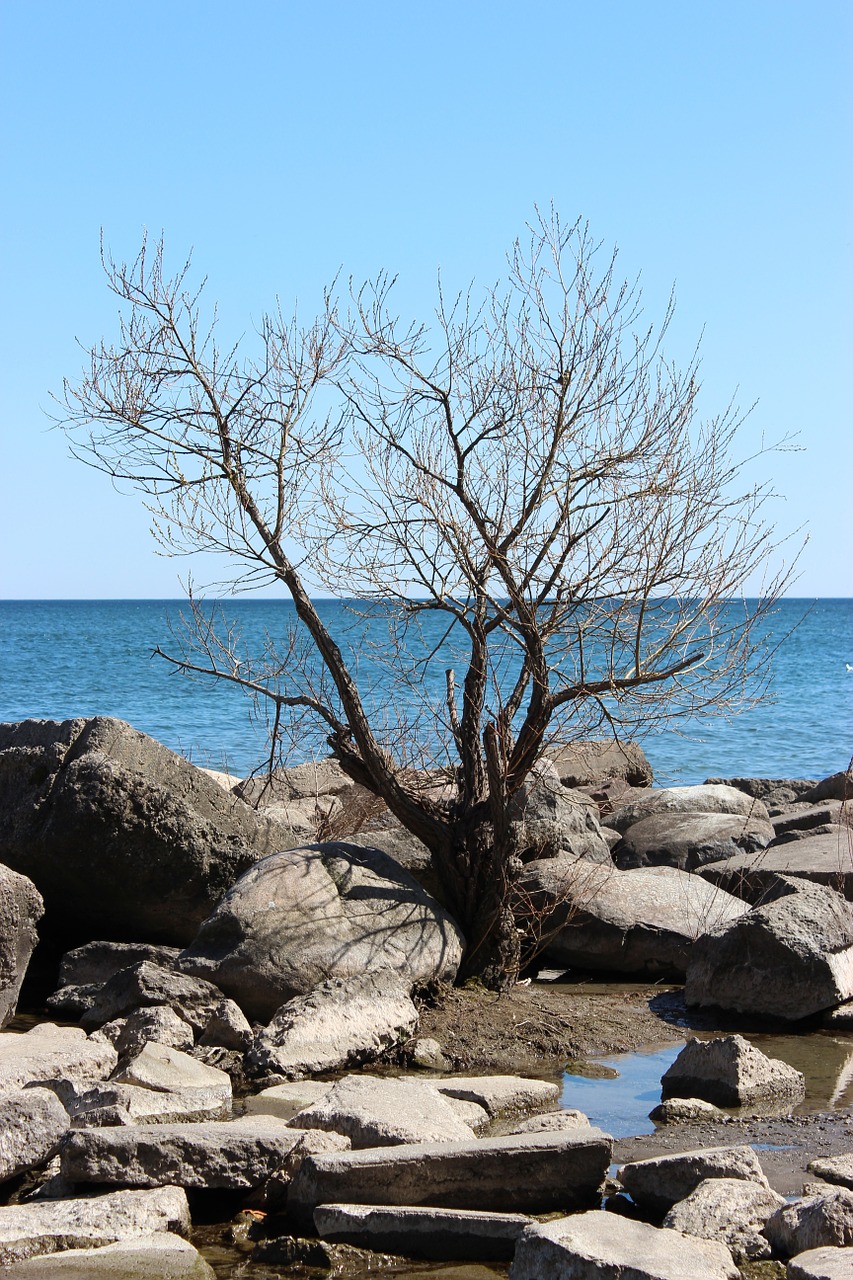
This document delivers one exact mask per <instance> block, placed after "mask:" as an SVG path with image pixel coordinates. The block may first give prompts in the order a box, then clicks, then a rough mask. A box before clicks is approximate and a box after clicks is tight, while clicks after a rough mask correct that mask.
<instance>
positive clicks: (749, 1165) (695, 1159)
mask: <svg viewBox="0 0 853 1280" xmlns="http://www.w3.org/2000/svg"><path fill="white" fill-rule="evenodd" d="M706 1178H739V1179H741V1180H742V1181H744V1182H754V1183H757V1185H758V1186H760V1187H763V1188H764V1189H765V1190H767V1189H768V1188H769V1186H770V1184H769V1182H768V1181H767V1179H766V1178H765V1176H764V1173H763V1171H762V1168H761V1165H760V1164H759V1163H758V1157H757V1156H756V1154H755V1152H754V1151H753V1150H752V1147H746V1146H738V1147H705V1148H703V1149H702V1150H701V1151H681V1152H678V1153H677V1154H676V1155H665V1156H654V1157H652V1159H650V1160H634V1161H632V1162H631V1163H630V1164H625V1165H623V1166H622V1168H621V1169H620V1170H619V1181H620V1182H621V1183H622V1186H623V1187H624V1188H625V1190H626V1191H627V1192H628V1194H629V1195H630V1196H631V1198H632V1199H633V1200H635V1201H636V1202H637V1204H639V1205H642V1206H643V1207H644V1208H647V1209H651V1210H652V1211H654V1212H655V1213H666V1212H667V1211H668V1210H669V1209H671V1208H672V1206H673V1205H674V1204H676V1203H677V1202H678V1201H679V1200H684V1199H686V1197H687V1196H689V1195H690V1193H691V1192H692V1191H695V1190H696V1188H697V1187H698V1186H699V1183H700V1182H704V1181H705V1179H706Z"/></svg>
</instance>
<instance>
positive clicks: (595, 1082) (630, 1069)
mask: <svg viewBox="0 0 853 1280" xmlns="http://www.w3.org/2000/svg"><path fill="white" fill-rule="evenodd" d="M683 1047H684V1045H683V1043H681V1044H668V1045H665V1046H663V1047H662V1048H650V1049H648V1050H644V1051H642V1052H639V1053H615V1054H611V1055H610V1056H608V1057H606V1058H597V1059H596V1062H597V1063H598V1064H600V1065H601V1066H605V1067H609V1068H610V1069H611V1070H612V1071H615V1072H617V1073H618V1074H617V1075H615V1076H598V1077H594V1078H590V1077H589V1076H581V1075H573V1074H570V1073H569V1072H567V1073H566V1074H565V1075H564V1076H563V1094H562V1097H561V1099H560V1105H561V1106H562V1107H577V1109H578V1110H579V1111H583V1112H584V1114H585V1115H587V1116H589V1118H590V1120H591V1121H592V1123H593V1124H595V1125H598V1126H599V1128H601V1129H603V1130H604V1132H605V1133H610V1134H612V1135H613V1137H614V1138H628V1137H637V1136H638V1135H639V1134H641V1133H654V1131H655V1126H654V1124H653V1123H652V1121H651V1120H650V1119H649V1112H650V1111H651V1110H652V1108H653V1107H656V1106H657V1104H658V1103H659V1102H660V1078H661V1076H662V1075H663V1073H664V1072H665V1071H666V1069H667V1067H669V1066H671V1065H672V1063H673V1062H674V1061H675V1059H676V1058H677V1057H678V1055H679V1053H680V1052H681V1050H682V1048H683Z"/></svg>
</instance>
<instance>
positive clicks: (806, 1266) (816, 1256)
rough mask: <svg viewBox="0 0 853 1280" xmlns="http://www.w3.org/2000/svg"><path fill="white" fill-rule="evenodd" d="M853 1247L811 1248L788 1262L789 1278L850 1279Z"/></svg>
mask: <svg viewBox="0 0 853 1280" xmlns="http://www.w3.org/2000/svg"><path fill="white" fill-rule="evenodd" d="M851 1276H853V1249H835V1248H833V1247H832V1246H827V1247H826V1248H824V1249H809V1250H807V1251H806V1252H805V1253H798V1254H797V1256H796V1258H791V1260H790V1262H789V1263H788V1270H787V1280H850V1277H851Z"/></svg>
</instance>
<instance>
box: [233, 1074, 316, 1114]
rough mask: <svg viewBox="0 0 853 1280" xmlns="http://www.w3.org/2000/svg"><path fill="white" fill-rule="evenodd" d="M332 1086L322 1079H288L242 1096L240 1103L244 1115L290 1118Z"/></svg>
mask: <svg viewBox="0 0 853 1280" xmlns="http://www.w3.org/2000/svg"><path fill="white" fill-rule="evenodd" d="M331 1087H332V1082H331V1081H328V1082H325V1081H322V1080H292V1081H291V1080H288V1081H287V1082H286V1083H285V1084H273V1085H270V1087H269V1088H268V1089H261V1091H260V1093H255V1094H252V1096H251V1097H249V1098H244V1099H243V1102H242V1105H243V1107H244V1108H245V1111H246V1115H250V1116H277V1117H278V1118H279V1119H280V1120H292V1119H293V1117H294V1116H295V1115H296V1113H297V1112H298V1111H302V1110H303V1108H304V1107H310V1106H311V1105H312V1103H314V1102H318V1101H319V1099H320V1098H322V1097H324V1096H325V1095H326V1094H327V1093H328V1092H329V1090H330V1089H331Z"/></svg>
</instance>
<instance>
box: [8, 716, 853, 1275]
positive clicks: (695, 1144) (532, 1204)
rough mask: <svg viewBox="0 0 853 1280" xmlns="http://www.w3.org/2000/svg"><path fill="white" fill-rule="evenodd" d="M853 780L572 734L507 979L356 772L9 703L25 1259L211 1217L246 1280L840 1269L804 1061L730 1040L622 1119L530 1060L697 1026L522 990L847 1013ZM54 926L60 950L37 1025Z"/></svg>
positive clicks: (543, 808) (838, 1155)
mask: <svg viewBox="0 0 853 1280" xmlns="http://www.w3.org/2000/svg"><path fill="white" fill-rule="evenodd" d="M849 789H850V775H849V774H844V773H841V774H837V775H834V776H833V777H832V778H828V779H823V780H819V779H808V780H766V779H743V778H738V779H728V780H725V779H709V781H708V783H707V784H705V785H704V786H702V787H674V788H655V787H654V786H653V785H652V775H651V769H650V767H649V766H648V762H647V761H645V758H644V757H643V756H642V753H641V752H639V750H638V749H637V748H636V747H633V746H630V745H628V746H626V747H615V746H614V745H613V744H585V745H584V746H582V747H579V748H578V747H576V748H573V749H571V750H569V749H565V750H563V751H562V752H558V753H555V755H554V756H553V757H552V758H551V759H549V760H547V761H545V762H543V764H542V765H541V766H540V767H539V768H538V770H537V772H536V773H535V774H534V775H533V776H532V778H531V781H530V783H529V785H528V786H527V788H526V791H525V795H524V797H523V805H522V806H521V807H520V812H519V815H518V819H517V820H518V821H519V823H520V824H521V825H522V829H523V832H524V836H525V842H526V845H527V847H528V848H529V850H530V854H529V856H528V858H527V860H526V866H525V888H526V891H527V893H528V895H529V899H530V902H531V903H532V904H534V908H535V911H536V913H537V915H536V918H537V919H538V920H539V921H540V922H541V939H540V943H541V945H540V955H539V957H538V959H537V961H536V962H535V963H534V962H532V961H531V970H530V975H531V976H532V977H533V978H534V980H533V981H530V978H528V979H526V981H528V982H529V983H530V985H527V986H520V987H517V988H515V989H514V990H513V991H512V992H510V993H508V995H507V996H506V997H502V998H501V999H497V998H496V997H494V996H492V995H491V994H490V993H485V992H483V991H482V990H477V989H476V988H472V989H471V990H468V991H466V990H465V989H460V988H454V987H453V986H452V982H453V978H454V975H455V973H456V970H457V968H458V965H459V961H460V957H461V954H462V948H463V946H464V939H463V938H462V937H461V934H460V932H459V930H458V928H457V926H456V924H455V922H454V921H453V920H452V918H451V917H450V916H449V914H448V913H447V911H446V910H445V909H444V907H443V906H442V905H441V902H440V901H439V900H438V899H437V898H436V897H435V896H434V895H433V893H431V892H430V890H435V888H436V885H435V881H434V877H433V874H432V870H431V867H430V862H429V856H428V853H427V851H426V850H425V849H424V847H423V846H422V845H419V842H418V841H416V840H415V839H414V838H413V837H411V836H410V835H408V833H406V832H405V831H404V830H403V829H402V828H400V827H399V826H398V825H397V824H395V823H394V822H393V821H392V820H391V818H390V815H389V814H388V813H387V811H383V809H382V806H380V805H378V804H377V803H376V802H375V801H374V799H373V797H370V796H368V795H367V793H362V792H361V789H360V788H357V787H356V786H355V784H353V783H351V782H350V781H349V780H348V779H346V778H345V776H344V775H343V774H342V773H341V771H340V770H339V768H338V767H337V766H336V765H335V764H334V762H332V761H326V762H321V763H320V764H317V765H305V766H301V767H300V768H298V769H293V770H284V771H282V772H281V773H280V774H278V775H276V777H275V778H274V779H273V780H272V782H270V781H264V782H262V781H260V780H258V779H250V780H248V781H245V782H241V781H239V780H235V779H229V778H227V777H222V776H219V777H215V776H211V775H209V774H207V773H205V772H204V771H203V770H198V769H195V768H194V767H193V766H191V765H189V764H188V763H187V762H186V761H184V760H182V759H181V758H180V757H177V756H174V755H173V753H171V752H169V751H167V749H166V748H164V747H162V746H161V745H160V744H158V743H155V742H153V741H152V740H151V739H148V738H146V737H145V736H144V735H142V734H139V733H137V732H136V731H135V730H133V729H131V728H130V726H127V725H123V724H122V723H121V722H120V721H115V720H109V719H106V718H97V719H95V720H91V721H83V720H79V721H66V722H63V723H62V724H57V723H54V722H49V721H28V722H24V723H22V724H19V725H6V726H0V921H2V928H0V1025H4V1024H5V1025H6V1028H7V1029H6V1030H4V1031H2V1032H0V1201H2V1204H0V1265H2V1266H3V1267H4V1268H5V1273H8V1274H10V1275H12V1276H18V1275H20V1276H21V1277H24V1276H48V1275H50V1276H61V1275H64V1274H68V1275H69V1276H70V1275H75V1276H81V1275H84V1274H85V1275H87V1276H88V1275H92V1276H94V1275H99V1276H100V1275H104V1276H110V1275H113V1276H124V1277H130V1276H134V1277H135V1276H137V1275H138V1276H139V1277H140V1278H141V1277H143V1276H152V1277H153V1276H157V1275H163V1274H168V1275H170V1276H176V1277H178V1276H181V1277H183V1276H187V1277H190V1276H192V1277H199V1280H201V1277H203V1276H211V1275H212V1274H214V1273H213V1272H212V1271H211V1269H210V1264H209V1263H208V1262H207V1261H206V1260H205V1258H204V1257H202V1255H201V1254H200V1253H199V1252H198V1251H197V1250H196V1249H195V1248H194V1247H193V1246H192V1245H191V1244H189V1243H188V1242H187V1237H188V1236H193V1237H194V1238H196V1239H198V1238H199V1237H198V1233H199V1231H200V1229H201V1228H200V1224H201V1223H202V1222H204V1221H207V1222H208V1223H209V1222H211V1220H216V1217H217V1214H219V1215H220V1216H219V1222H220V1225H219V1226H217V1227H215V1228H212V1227H208V1228H206V1233H207V1235H208V1236H209V1235H210V1233H211V1231H213V1232H214V1233H215V1232H218V1233H219V1235H220V1237H221V1238H222V1239H225V1240H227V1242H228V1244H229V1247H230V1246H233V1247H239V1249H240V1250H241V1255H242V1257H243V1259H244V1262H245V1261H246V1260H247V1259H248V1265H249V1267H250V1269H249V1270H248V1271H246V1272H245V1274H246V1275H247V1276H251V1275H252V1274H253V1270H252V1268H255V1269H256V1273H257V1275H258V1277H261V1276H263V1277H267V1276H270V1275H276V1274H278V1275H289V1274H292V1275H294V1276H297V1275H309V1274H344V1273H346V1274H351V1275H353V1276H357V1275H362V1274H363V1275H367V1274H369V1273H372V1271H373V1270H374V1269H375V1268H376V1267H379V1268H380V1269H381V1268H384V1269H385V1270H386V1272H388V1273H389V1274H403V1273H402V1272H400V1271H399V1270H398V1269H397V1268H399V1266H400V1265H402V1264H400V1262H399V1258H400V1257H403V1258H405V1257H411V1258H415V1259H416V1258H428V1259H432V1260H440V1259H447V1260H451V1261H453V1262H454V1263H456V1262H462V1261H464V1260H466V1259H467V1260H471V1261H472V1265H474V1264H477V1265H482V1266H484V1267H487V1268H488V1267H492V1266H495V1265H497V1266H505V1265H507V1264H510V1263H511V1270H510V1275H511V1276H512V1277H513V1280H527V1278H530V1280H532V1278H533V1277H540V1276H541V1277H544V1276H549V1277H550V1276H554V1277H557V1280H559V1277H560V1276H563V1275H565V1276H566V1277H568V1276H570V1275H571V1276H572V1277H578V1276H581V1277H582V1276H585V1275H590V1276H593V1275H595V1276H601V1275H610V1274H613V1275H616V1274H620V1272H619V1271H618V1268H620V1267H634V1268H635V1269H634V1270H633V1271H631V1272H630V1274H632V1275H637V1276H646V1275H648V1276H649V1277H650V1280H651V1278H652V1277H669V1276H672V1277H673V1280H679V1278H681V1277H693V1276H695V1277H697V1280H701V1277H705V1276H708V1277H712V1276H714V1277H716V1276H730V1277H736V1276H738V1275H744V1276H746V1275H751V1274H764V1275H768V1276H770V1275H780V1276H781V1275H785V1274H787V1275H789V1276H790V1277H791V1278H792V1280H794V1278H795V1277H817V1276H821V1277H829V1278H830V1280H835V1277H836V1276H838V1277H840V1276H841V1275H849V1274H850V1273H851V1260H853V1155H851V1149H852V1148H851V1127H850V1116H849V1113H832V1114H827V1115H823V1116H800V1115H794V1114H793V1108H794V1106H795V1105H796V1102H797V1100H798V1098H799V1097H800V1096H801V1092H802V1088H803V1085H802V1078H801V1077H799V1079H796V1078H795V1077H798V1076H799V1073H797V1072H792V1070H791V1068H788V1067H786V1066H785V1064H782V1063H774V1062H772V1060H768V1059H766V1058H764V1060H763V1061H761V1059H762V1058H763V1055H761V1054H758V1056H757V1057H756V1056H755V1055H756V1054H757V1051H756V1050H754V1049H753V1048H752V1047H751V1046H750V1045H749V1044H748V1042H747V1041H742V1040H741V1038H740V1037H739V1036H737V1035H736V1034H735V1035H731V1034H730V1035H718V1036H715V1037H712V1038H710V1040H709V1041H708V1040H705V1041H701V1040H689V1041H688V1044H687V1046H686V1048H685V1050H684V1051H683V1054H682V1055H681V1058H680V1059H679V1061H682V1058H684V1054H687V1055H688V1057H687V1058H684V1061H683V1062H682V1067H681V1069H680V1081H681V1082H680V1083H674V1081H676V1077H679V1071H676V1072H675V1074H674V1075H670V1073H669V1072H668V1073H667V1077H665V1080H664V1093H665V1094H667V1093H669V1095H670V1100H669V1102H665V1103H664V1104H663V1105H664V1110H663V1111H662V1112H661V1114H660V1116H659V1117H656V1124H657V1125H658V1128H657V1130H656V1132H655V1133H654V1134H651V1135H645V1136H638V1137H633V1138H625V1139H618V1140H617V1141H615V1142H614V1140H613V1139H612V1138H611V1137H610V1136H609V1135H607V1134H606V1133H603V1132H602V1131H601V1130H600V1129H597V1128H596V1127H595V1126H594V1125H590V1123H589V1121H588V1120H587V1118H586V1117H585V1116H584V1115H582V1114H581V1113H580V1112H577V1111H572V1110H570V1109H566V1108H565V1107H564V1108H562V1109H561V1108H560V1106H559V1102H560V1090H559V1087H558V1086H557V1085H556V1084H555V1083H554V1082H553V1080H549V1079H544V1078H542V1077H544V1076H547V1075H548V1074H549V1072H550V1071H551V1070H554V1069H557V1070H559V1069H560V1068H561V1067H562V1066H565V1064H566V1061H567V1060H568V1059H570V1058H573V1057H581V1056H587V1055H589V1054H591V1053H593V1052H602V1051H608V1050H612V1049H614V1048H619V1047H636V1046H638V1045H640V1044H643V1043H648V1042H649V1041H650V1040H653V1039H654V1038H655V1036H657V1037H658V1038H660V1039H669V1040H670V1041H674V1040H676V1039H682V1038H684V1036H683V1031H682V1029H680V1028H679V1029H678V1030H676V1029H675V1027H674V1025H673V1024H672V1022H671V1021H670V1022H667V1021H666V1019H662V1018H661V1017H660V1015H659V1014H656V1013H655V1012H654V1010H653V1007H652V1006H653V1003H654V1001H653V995H652V992H651V991H650V992H649V993H648V995H643V994H637V992H636V991H635V992H634V993H625V994H623V995H620V994H619V992H618V990H614V991H613V992H612V993H611V994H609V995H607V996H598V997H594V996H590V997H588V999H587V1003H586V1004H584V1005H583V1008H582V1000H583V998H582V997H578V998H574V999H569V1000H567V999H566V998H565V997H564V996H562V997H561V994H560V991H559V989H558V988H557V987H549V984H547V983H542V982H537V981H535V972H536V968H537V967H538V966H542V965H545V966H551V967H552V968H555V969H561V968H563V969H569V970H572V971H577V970H578V969H579V968H581V967H582V968H583V970H584V971H585V972H587V973H590V972H591V973H595V972H596V971H598V972H601V973H603V974H606V975H608V977H609V976H610V975H613V974H617V975H622V976H623V977H624V976H627V977H629V978H632V979H633V980H634V981H636V982H639V983H642V982H648V981H658V982H660V981H664V982H676V983H679V984H681V983H685V988H684V990H685V998H686V1000H687V1007H688V1008H689V1009H691V1010H692V1011H693V1014H694V1016H695V1017H697V1018H701V1017H702V1016H703V1015H702V1010H706V1011H708V1013H707V1014H706V1015H705V1016H709V1017H711V1018H717V1020H718V1025H721V1022H725V1021H726V1020H727V1019H728V1020H729V1021H731V1020H735V1021H737V1019H741V1020H746V1021H747V1022H750V1020H751V1021H752V1022H756V1021H757V1022H758V1023H761V1020H770V1021H771V1022H774V1021H775V1022H776V1023H779V1024H785V1025H790V1026H791V1027H792V1028H794V1029H801V1028H806V1027H818V1026H823V1027H826V1028H828V1029H830V1030H834V1031H836V1032H837V1033H838V1034H842V1035H843V1034H845V1030H846V1029H847V1028H850V1027H853V912H851V908H850V905H849V900H850V899H851V898H853V862H851V858H850V852H849V851H850V837H851V828H850V825H849V809H848V807H847V804H846V801H847V794H848V791H849ZM40 935H41V936H42V938H44V939H45V941H46V942H47V943H48V944H50V943H51V942H52V943H54V944H55V945H57V946H59V947H62V948H64V956H63V959H62V962H61V966H60V969H59V973H58V975H57V978H56V980H55V982H52V983H51V987H52V988H53V989H52V990H51V993H50V995H49V998H48V999H47V1001H46V1005H45V1006H44V1007H43V1008H41V1009H39V1010H37V1012H38V1016H39V1019H40V1020H39V1021H38V1022H36V1023H35V1025H28V1024H27V1023H26V1022H25V1021H20V1020H19V1021H15V1020H14V1018H15V1010H16V1006H17V1004H18V1000H19V996H20V992H21V987H22V983H23V982H24V979H25V975H26V972H27V968H28V965H29V962H30V958H31V955H32V952H33V950H34V948H35V946H36V943H37V941H38V939H39V936H40ZM44 949H45V945H44V943H43V944H42V950H44ZM25 991H26V988H25ZM44 1019H51V1020H50V1021H48V1020H44ZM25 1028H26V1029H25ZM721 1029H725V1028H722V1027H721ZM703 1035H704V1033H703ZM708 1045H710V1048H708ZM706 1053H710V1054H711V1055H712V1056H711V1058H709V1059H708V1060H707V1061H705V1059H704V1058H703V1059H702V1062H701V1063H700V1061H699V1057H701V1056H702V1055H703V1054H706ZM691 1054H692V1057H691V1056H690V1055H691ZM697 1055H699V1057H697ZM714 1055H716V1056H714ZM685 1064H686V1065H685ZM697 1064H698V1065H697ZM768 1064H769V1065H768ZM726 1090H728V1092H726ZM721 1091H722V1092H721ZM720 1105H723V1106H726V1107H727V1108H729V1111H728V1112H722V1111H719V1110H718V1107H719V1106H720ZM780 1105H781V1107H782V1114H781V1115H780V1114H776V1115H775V1116H771V1115H768V1114H762V1111H763V1110H764V1109H766V1108H768V1107H769V1108H770V1109H771V1110H775V1112H777V1113H778V1112H779V1108H780ZM667 1108H668V1110H667ZM756 1153H757V1154H756ZM614 1166H618V1169H617V1170H614ZM614 1173H615V1176H614ZM784 1197H796V1199H795V1200H792V1201H791V1202H790V1203H788V1202H787V1201H786V1200H785V1199H784ZM214 1204H217V1205H218V1206H219V1207H218V1208H214ZM602 1206H604V1208H605V1209H606V1210H608V1211H609V1212H602ZM614 1214H620V1215H621V1218H620V1219H618V1220H619V1221H621V1222H622V1224H623V1226H620V1229H619V1231H618V1232H614V1229H613V1224H614V1223H615V1222H616V1221H617V1219H616V1218H615V1217H614ZM554 1215H559V1216H556V1217H555V1216H554ZM194 1233H195V1234H194ZM202 1234H204V1232H202ZM365 1251H366V1252H365ZM812 1255H814V1256H812ZM393 1258H397V1259H398V1262H397V1263H395V1262H394V1261H393ZM241 1265H243V1264H241ZM413 1265H414V1264H413ZM756 1266H758V1267H759V1268H764V1270H763V1271H755V1267H756ZM75 1268H76V1269H75ZM389 1268H391V1270H390V1271H389V1270H388V1269H389ZM608 1268H609V1269H608ZM614 1268H615V1269H614ZM638 1268H645V1270H643V1269H638ZM475 1269H476V1268H475ZM786 1269H787V1270H786ZM241 1274H242V1272H241ZM412 1274H414V1272H413V1273H412ZM462 1274H463V1272H460V1273H459V1275H460V1277H461V1275H462ZM483 1274H490V1272H488V1271H486V1272H483ZM471 1280H474V1272H473V1271H472V1272H471Z"/></svg>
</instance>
